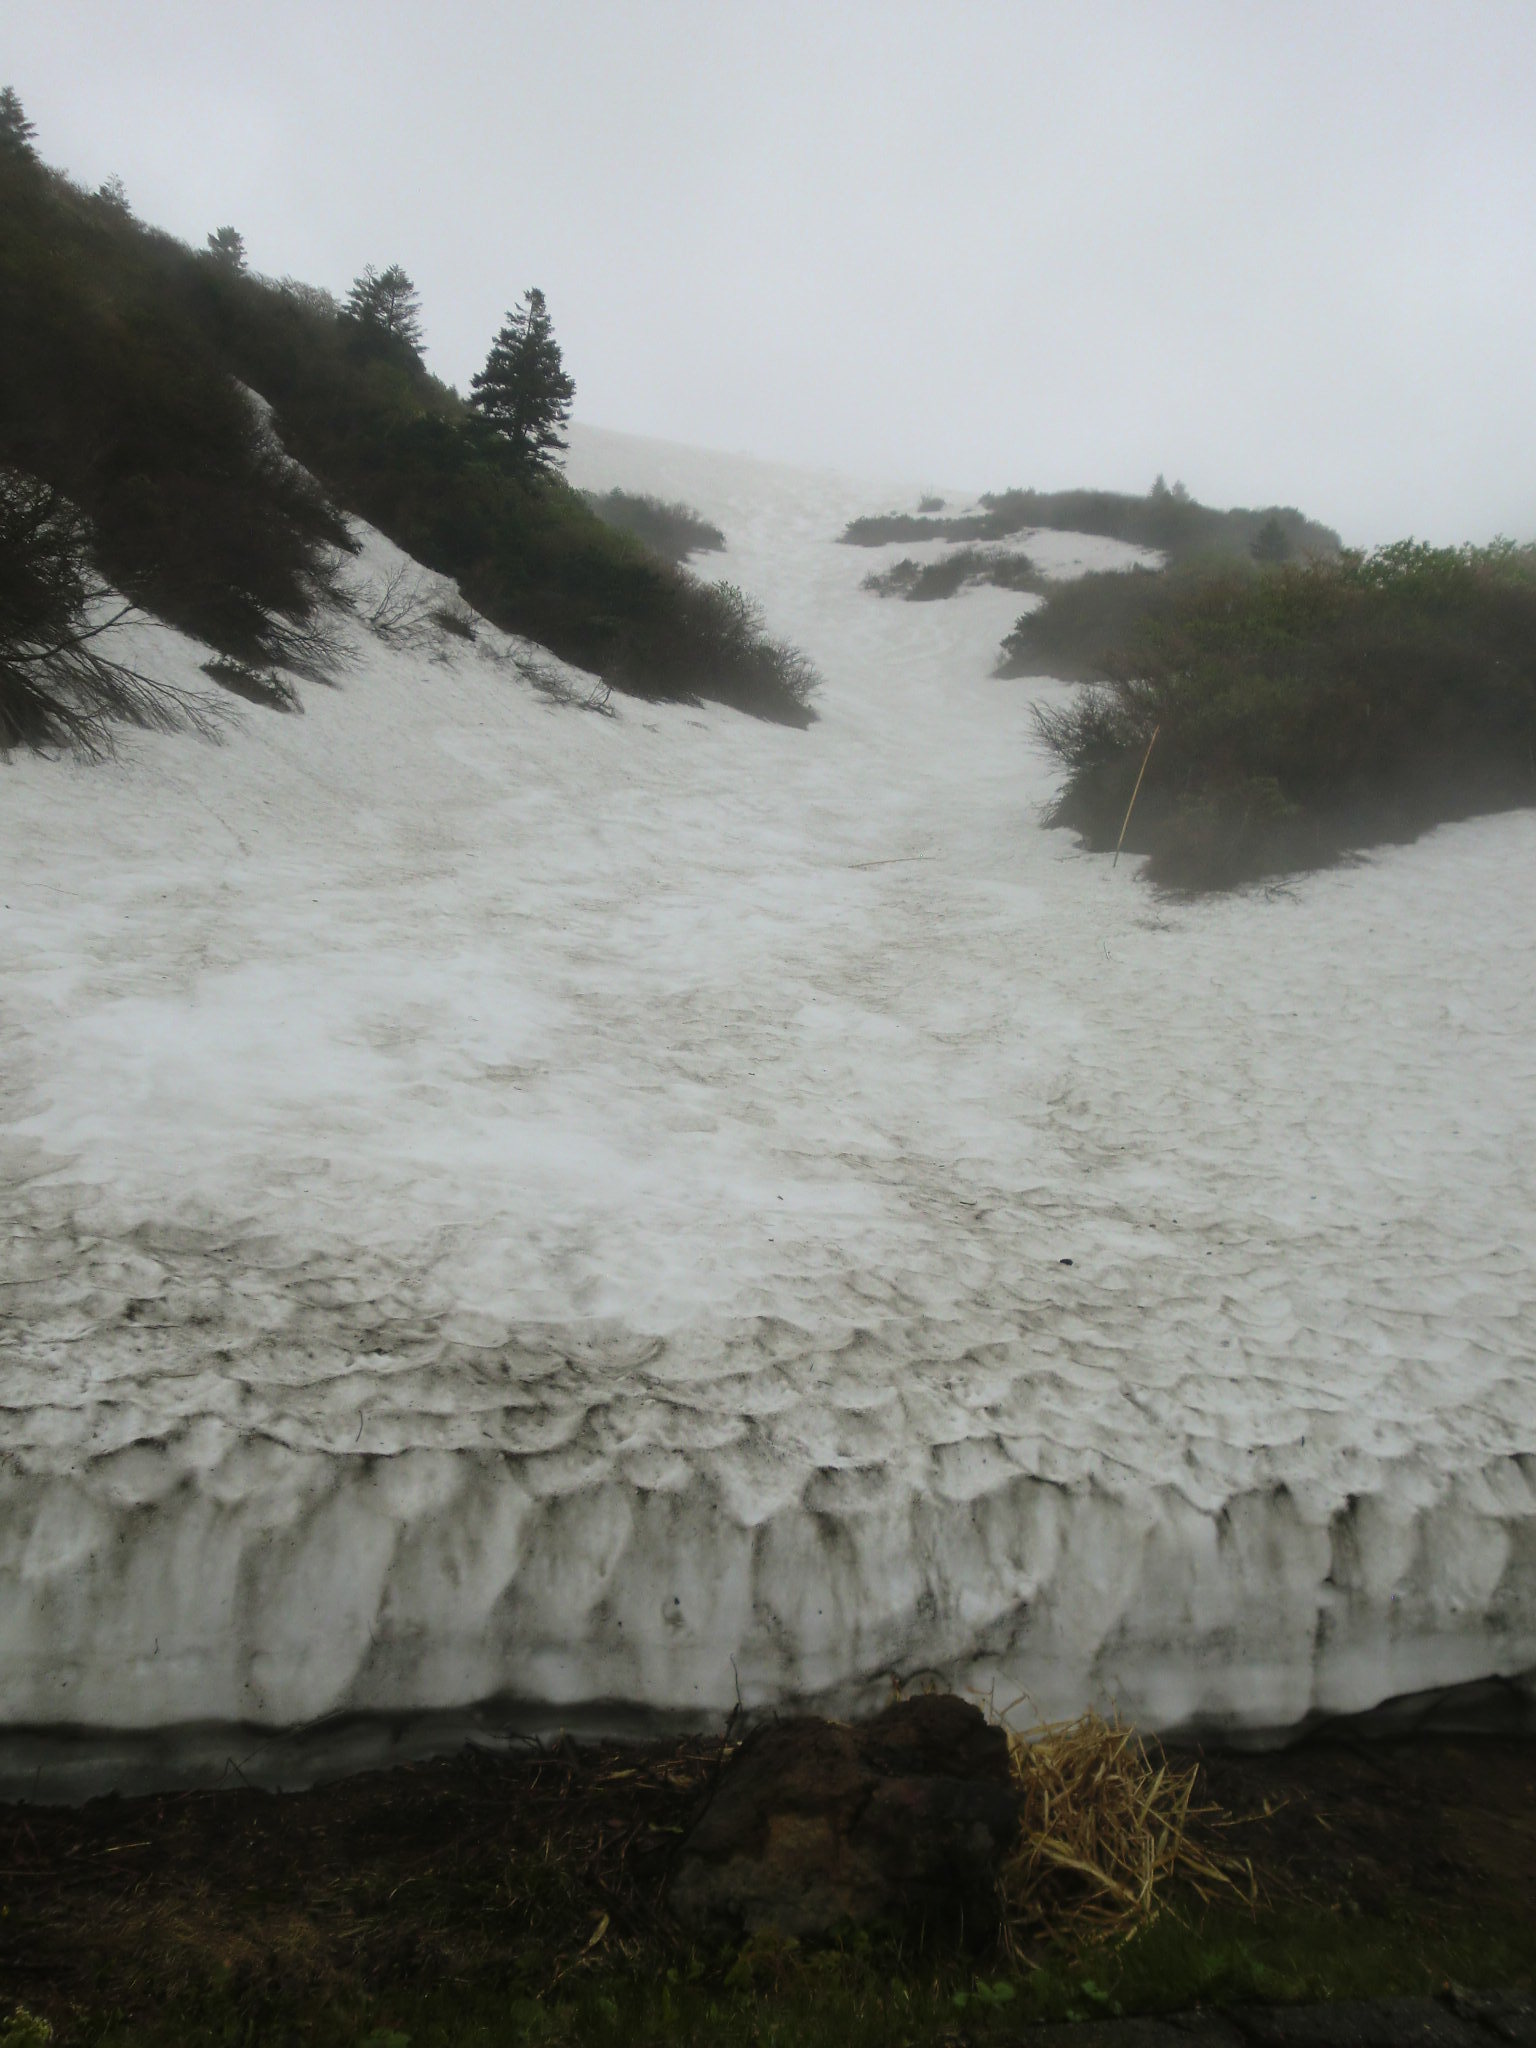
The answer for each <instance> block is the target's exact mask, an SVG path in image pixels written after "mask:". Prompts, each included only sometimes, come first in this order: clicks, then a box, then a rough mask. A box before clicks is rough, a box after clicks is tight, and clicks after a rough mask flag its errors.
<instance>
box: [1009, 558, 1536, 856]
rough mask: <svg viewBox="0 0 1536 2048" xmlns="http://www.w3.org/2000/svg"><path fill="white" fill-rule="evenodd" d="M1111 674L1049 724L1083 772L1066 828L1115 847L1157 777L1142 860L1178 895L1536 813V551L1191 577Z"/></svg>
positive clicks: (1070, 781) (1145, 811)
mask: <svg viewBox="0 0 1536 2048" xmlns="http://www.w3.org/2000/svg"><path fill="white" fill-rule="evenodd" d="M1108 666H1109V668H1110V670H1111V674H1112V680H1111V681H1109V682H1108V683H1106V684H1101V685H1096V686H1092V687H1090V688H1089V689H1087V690H1086V691H1085V692H1083V693H1081V694H1080V695H1079V696H1078V697H1077V698H1076V700H1075V701H1074V702H1073V703H1071V704H1069V705H1067V706H1065V707H1063V708H1061V709H1056V710H1041V711H1039V712H1038V713H1037V720H1038V724H1039V728H1040V731H1041V734H1042V736H1043V738H1044V739H1045V741H1046V743H1047V745H1048V746H1049V747H1050V748H1051V749H1052V751H1053V752H1054V753H1055V754H1056V755H1057V756H1058V758H1059V759H1060V760H1061V761H1062V762H1063V763H1064V765H1065V766H1066V769H1067V771H1068V774H1067V782H1066V786H1065V788H1064V790H1063V792H1062V795H1061V797H1060V799H1059V800H1058V802H1057V803H1056V805H1055V807H1054V809H1053V811H1052V813H1051V817H1050V822H1051V823H1053V824H1063V825H1068V826H1071V827H1073V828H1075V829H1076V830H1077V831H1079V832H1080V833H1081V834H1082V835H1083V837H1084V839H1085V840H1086V841H1087V843H1088V844H1089V845H1090V846H1092V847H1098V848H1107V847H1111V846H1113V845H1114V844H1115V842H1116V838H1117V836H1118V834H1119V831H1120V828H1121V823H1122V820H1123V818H1124V815H1125V811H1126V807H1127V805H1128V804H1129V802H1130V800H1131V794H1132V791H1133V789H1134V787H1135V783H1136V778H1137V774H1138V772H1139V770H1140V768H1141V765H1142V762H1143V760H1146V762H1147V768H1146V776H1145V780H1144V782H1143V784H1142V788H1141V793H1140V795H1139V796H1138V797H1137V800H1136V806H1135V810H1134V813H1133V814H1132V819H1131V825H1130V829H1129V832H1128V835H1127V839H1126V844H1127V846H1128V847H1130V848H1132V849H1133V850H1136V851H1140V852H1145V853H1148V854H1150V855H1151V861H1150V864H1149V871H1150V872H1151V874H1152V875H1153V876H1154V878H1156V879H1158V880H1161V881H1164V882H1168V883H1171V884H1174V885H1176V886H1184V887H1207V886H1221V885H1226V884H1229V883H1233V882H1238V881H1243V880H1247V879H1250V878H1252V877H1255V876H1258V875H1263V874H1270V873H1276V872H1284V871H1287V870H1292V869H1298V868H1305V867H1311V866H1317V865H1320V864H1322V863H1324V862H1326V861H1328V860H1331V859H1335V858H1337V857H1338V856H1339V854H1341V853H1342V852H1345V851H1347V850H1348V849H1350V848H1351V847H1357V846H1363V845H1368V844H1371V843H1374V842H1377V841H1380V840H1384V839H1404V838H1411V837H1413V836H1414V835H1415V834H1417V833H1418V832H1421V831H1423V830H1425V829H1427V828H1428V827H1429V826H1431V825H1433V824H1436V823H1440V822H1442V821H1444V820H1447V819H1450V818H1457V817H1466V816H1471V815H1473V814H1476V813H1478V812H1482V811H1489V810H1497V809H1503V808H1507V807H1509V806H1511V805H1516V804H1528V803H1531V802H1536V548H1530V547H1525V548H1519V547H1515V546H1513V545H1510V544H1508V543H1499V544H1497V545H1495V546H1493V547H1488V548H1470V547H1469V548H1430V547H1425V546H1422V545H1420V544H1419V543H1416V542H1412V541H1405V542H1401V543H1398V544H1397V545H1395V546H1392V547H1388V548H1382V549H1379V550H1377V551H1376V552H1375V553H1374V554H1369V555H1361V554H1353V553H1347V554H1344V555H1342V556H1340V557H1339V558H1338V559H1337V560H1335V561H1331V562H1322V561H1313V562H1310V563H1307V564H1305V565H1301V566H1294V565H1292V566H1287V567H1283V568H1279V569H1275V570H1271V571H1267V572H1258V571H1255V570H1253V569H1252V568H1251V567H1250V568H1248V569H1242V568H1238V567H1236V566H1235V565H1234V566H1232V567H1230V568H1228V569H1225V570H1223V571H1219V572H1218V571H1210V572H1207V573H1206V574H1204V575H1202V576H1198V577H1186V578H1182V579H1173V580H1171V581H1169V582H1168V583H1167V584H1166V585H1164V586H1161V588H1160V590H1159V593H1158V595H1157V601H1156V602H1155V603H1154V604H1152V605H1151V606H1150V607H1149V608H1147V609H1146V610H1145V611H1144V612H1143V613H1142V614H1141V615H1140V616H1139V617H1138V618H1135V619H1133V620H1132V621H1131V622H1130V623H1129V625H1128V627H1127V629H1126V634H1125V638H1124V640H1123V642H1122V644H1121V645H1120V647H1119V649H1118V651H1117V652H1116V653H1115V654H1114V656H1113V657H1112V659H1111V660H1110V662H1109V664H1108ZM1154 735H1155V736H1156V738H1155V744H1154ZM1149 748H1150V749H1151V751H1150V754H1149V753H1148V749H1149Z"/></svg>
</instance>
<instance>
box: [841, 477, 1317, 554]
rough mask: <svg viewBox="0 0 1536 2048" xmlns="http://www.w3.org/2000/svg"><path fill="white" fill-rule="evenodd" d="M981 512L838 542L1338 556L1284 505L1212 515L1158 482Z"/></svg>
mask: <svg viewBox="0 0 1536 2048" xmlns="http://www.w3.org/2000/svg"><path fill="white" fill-rule="evenodd" d="M979 502H980V504H981V507H982V510H981V511H979V512H967V513H962V514H960V515H958V516H955V517H951V518H946V519H931V518H926V517H922V518H920V517H916V516H914V515H913V514H912V513H910V512H891V513H884V514H879V515H875V516H872V517H866V518H863V519H854V520H851V521H850V522H849V524H848V525H847V526H846V527H845V528H844V529H843V533H842V539H843V540H845V541H847V542H848V543H849V544H850V545H852V546H854V547H882V546H886V545H888V544H889V543H890V542H892V541H920V540H948V541H961V542H973V541H988V540H1006V539H1008V538H1009V536H1010V535H1012V534H1016V533H1025V532H1028V531H1029V530H1030V529H1031V528H1035V527H1046V528H1050V529H1054V530H1055V531H1057V532H1062V533H1093V534H1098V535H1100V536H1102V537H1103V538H1105V539H1107V540H1120V541H1126V542H1128V543H1130V544H1132V545H1134V546H1136V547H1143V548H1156V549H1157V550H1158V551H1159V552H1160V553H1161V554H1164V555H1166V556H1167V557H1168V559H1169V561H1170V562H1178V561H1187V560H1189V559H1190V558H1191V557H1193V556H1197V555H1233V556H1243V557H1248V556H1249V555H1250V554H1251V553H1252V551H1253V550H1254V549H1255V548H1257V549H1258V550H1259V557H1260V559H1268V560H1279V559H1291V558H1296V559H1300V558H1303V557H1308V556H1312V555H1323V556H1332V555H1335V554H1337V553H1338V550H1339V536H1338V535H1337V534H1336V533H1335V532H1334V531H1333V529H1332V528H1331V527H1327V526H1320V525H1319V524H1318V523H1317V522H1316V521H1315V520H1312V519H1308V518H1306V517H1305V516H1304V515H1303V514H1302V513H1300V512H1298V511H1296V510H1295V508H1294V507H1292V506H1288V505H1268V506H1264V507H1263V508H1261V509H1260V510H1258V511H1250V510H1248V509H1246V508H1245V507H1241V506H1238V507H1234V508H1233V509H1231V510H1230V511H1222V510H1219V509H1218V508H1217V507H1216V506H1214V505H1202V504H1200V502H1199V501H1198V500H1197V499H1195V498H1192V497H1190V495H1189V493H1188V492H1187V491H1186V490H1184V488H1183V486H1182V485H1175V486H1174V487H1173V488H1172V489H1171V490H1170V489H1169V488H1168V486H1167V485H1165V484H1164V483H1163V480H1162V478H1161V477H1159V478H1158V480H1157V482H1156V483H1155V484H1154V485H1153V487H1152V489H1151V490H1150V491H1148V492H1146V493H1145V494H1144V495H1141V496H1138V495H1136V494H1134V493H1130V492H1125V491H1084V490H1077V491H1021V490H1013V491H993V492H988V493H986V494H985V495H984V496H983V497H982V498H981V499H980V501H979Z"/></svg>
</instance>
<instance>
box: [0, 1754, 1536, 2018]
mask: <svg viewBox="0 0 1536 2048" xmlns="http://www.w3.org/2000/svg"><path fill="white" fill-rule="evenodd" d="M720 1757H721V1745H720V1744H719V1743H707V1742H699V1741H692V1742H685V1743H671V1744H666V1745H653V1746H646V1747H629V1748H624V1747H619V1746H617V1745H614V1746H602V1747H592V1748H582V1749H577V1748H576V1747H575V1746H574V1745H571V1744H568V1743H567V1744H566V1745H564V1746H562V1747H560V1748H558V1749H556V1750H554V1751H552V1752H543V1753H540V1752H531V1753H528V1754H524V1755H513V1756H504V1755H490V1754H487V1753H484V1752H477V1751H468V1750H467V1751H465V1752H463V1753H461V1754H460V1755H458V1756H456V1757H452V1758H447V1759H444V1760H442V1761H438V1762H432V1763H421V1764H413V1765H407V1766H403V1767H401V1768H397V1769H394V1770H391V1771H387V1772H377V1773H372V1774H367V1775H363V1776H358V1777H353V1778H350V1779H346V1780H344V1781H341V1782H337V1783H333V1784H329V1785H324V1786H319V1787H316V1788H314V1789H312V1790H309V1791H305V1792H298V1793H287V1794H284V1793H271V1792H263V1791H256V1790H252V1789H248V1788H246V1787H244V1786H241V1785H238V1784H236V1785H232V1786H231V1787H230V1788H229V1789H227V1790H219V1791H213V1792H206V1791H205V1792H189V1793H180V1794H174V1795H169V1794H168V1795H165V1796H163V1797H148V1798H133V1799H124V1798H111V1799H104V1800H96V1801H93V1802H91V1803H90V1804H88V1805H86V1806H83V1807H78V1808H69V1807H43V1806H29V1805H17V1806H9V1807H3V1808H0V2040H5V2039H7V2038H8V2037H7V2033H6V2016H7V2014H8V2013H10V2012H11V2011H12V2009H13V2008H14V2007H15V2006H17V2005H18V2004H19V2005H22V2006H25V2007H26V2008H27V2009H28V2011H30V2012H31V2013H33V2014H37V2015H40V2016H42V2017H43V2018H45V2019H47V2020H48V2021H49V2022H51V2023H52V2025H53V2026H54V2028H55V2030H56V2032H55V2038H56V2039H57V2040H58V2041H59V2042H61V2043H67V2042H72V2041H82V2042H83V2041H108V2040H110V2041H112V2042H121V2043H128V2042H139V2041H143V2042H150V2041H154V2042H157V2043H158V2042H161V2041H166V2042H169V2041H171V2040H173V2039H174V2040H177V2041H183V2040H195V2039H216V2040H226V2039H227V2040H232V2041H233V2040H251V2041H256V2040H261V2041H266V2040H289V2039H293V2040H301V2039H303V2040H320V2041H329V2040H336V2041H338V2042H343V2041H344V2042H365V2041H367V2042H372V2043H374V2044H375V2048H377V2044H378V2043H379V2042H380V2041H384V2040H391V2041H393V2043H394V2044H395V2048H399V2044H400V2042H401V2040H402V2039H403V2038H408V2039H409V2040H410V2041H413V2042H414V2043H416V2044H417V2048H423V2044H425V2043H427V2042H438V2041H442V2042H445V2043H446V2042H458V2041H461V2040H462V2041H464V2042H469V2041H476V2042H479V2041H482V2040H483V2041H486V2042H491V2041H499V2040H507V2041H513V2040H519V2041H520V2040H525V2039H527V2040H546V2039H548V2040H567V2039H569V2040H575V2041H584V2040H586V2039H588V2038H593V2037H594V2034H593V2029H595V2028H606V2027H607V2026H608V2018H607V2017H604V2016H605V2015H606V2016H610V2017H612V2020H613V2024H614V2026H616V2027H617V2026H619V2025H620V2018H621V2017H622V2030H621V2031H622V2037H624V2038H627V2039H629V2040H652V2039H654V2040H658V2041H672V2040H690V2041H692V2040H699V2041H705V2040H709V2041H720V2042H734V2041H737V2040H741V2041H758V2040H763V2041H767V2040H770V2039H777V2040H780V2041H783V2042H786V2043H787V2042H790V2041H800V2040H807V2041H812V2040H814V2041H821V2040H828V2041H832V2040H836V2041H838V2042H839V2043H842V2044H844V2048H852V2044H853V2043H855V2042H862V2041H866V2040H868V2041H870V2042H874V2041H877V2040H884V2039H891V2040H897V2039H902V2038H904V2039H907V2040H908V2041H910V2042H913V2043H917V2042H929V2041H933V2042H939V2041H948V2042H958V2041H960V2040H962V2039H967V2040H969V2039H974V2040H978V2041H979V2040H988V2041H990V2040H994V2039H1009V2038H1013V2037H1014V2036H1016V2035H1017V2034H1018V2033H1020V2031H1021V2030H1027V2024H1028V2023H1029V2022H1031V2021H1034V2020H1038V2019H1056V2020H1060V2019H1065V2018H1078V2017H1082V2018H1089V2017H1094V2016H1102V2015H1103V2014H1105V2013H1106V2012H1113V2011H1116V2010H1118V2009H1120V2008H1122V2007H1123V2009H1124V2010H1126V2011H1127V2012H1135V2011H1143V2012H1146V2011H1159V2010H1161V2011H1168V2010H1177V2009H1179V2008H1181V2007H1188V2006H1190V2005H1193V2004H1196V2003H1206V2004H1223V2005H1227V2004H1233V2005H1246V2004H1252V2003H1254V2002H1258V2001H1273V2000H1276V1999H1280V2000H1284V1999H1308V1998H1318V1997H1329V1996H1332V1997H1339V1998H1349V1997H1353V1998H1361V1997H1377V1996H1387V1995H1399V1996H1403V1995H1418V1996H1432V1995H1435V1994H1446V1993H1447V1991H1448V1986H1449V1984H1450V1982H1451V1980H1453V1979H1454V1980H1458V1981H1459V1982H1461V1983H1463V1984H1466V1983H1470V1984H1473V1985H1478V1986H1481V1987H1482V1988H1484V1989H1502V1990H1516V1991H1525V1992H1529V1991H1530V1990H1531V1988H1532V1985H1533V1981H1536V1743H1532V1742H1530V1741H1528V1740H1519V1739H1513V1738H1511V1739H1502V1738H1492V1737H1488V1738H1467V1739H1454V1738H1444V1737H1425V1736H1415V1737H1408V1738H1404V1739H1401V1740H1396V1741H1381V1742H1376V1743H1372V1744H1365V1743H1353V1742H1348V1741H1340V1740H1331V1741H1330V1740H1324V1739H1317V1740H1313V1741H1310V1742H1307V1743H1305V1744H1303V1745H1301V1746H1298V1747H1296V1748H1294V1749H1291V1750H1287V1751H1283V1752H1280V1753H1278V1754H1271V1755H1259V1756H1240V1755H1230V1754H1212V1755H1208V1756H1204V1757H1202V1758H1201V1759H1200V1760H1201V1762H1202V1765H1203V1770H1202V1780H1201V1793H1200V1795H1198V1796H1203V1797H1204V1798H1205V1799H1206V1800H1207V1801H1208V1802H1210V1803H1211V1804H1213V1805H1214V1806H1216V1807H1218V1808H1220V1809H1222V1810H1223V1811H1224V1813H1225V1815H1226V1816H1227V1818H1226V1820H1225V1821H1224V1822H1223V1823H1222V1824H1221V1825H1220V1827H1219V1829H1218V1830H1217V1831H1216V1832H1217V1838H1218V1839H1219V1840H1220V1841H1221V1843H1222V1845H1223V1846H1224V1847H1225V1848H1226V1849H1227V1850H1229V1851H1230V1852H1232V1853H1234V1854H1236V1855H1239V1856H1242V1857H1246V1858H1248V1859H1250V1860H1251V1862H1252V1865H1253V1868H1254V1871H1255V1874H1256V1876H1257V1879H1258V1883H1259V1904H1258V1906H1257V1908H1256V1909H1250V1908H1249V1907H1247V1906H1246V1905H1241V1906H1240V1905H1238V1904H1236V1903H1228V1904H1225V1905H1223V1904H1220V1903H1219V1902H1218V1904H1217V1905H1216V1906H1215V1907H1207V1906H1202V1905H1200V1904H1199V1903H1198V1902H1196V1901H1194V1900H1187V1901H1184V1902H1183V1903H1182V1905H1181V1906H1180V1907H1179V1910H1178V1911H1176V1912H1175V1913H1173V1914H1171V1915H1167V1916H1165V1917H1164V1919H1163V1920H1162V1921H1159V1922H1157V1923H1155V1925H1154V1928H1153V1929H1152V1930H1151V1932H1150V1933H1149V1934H1148V1935H1147V1936H1146V1937H1145V1938H1143V1937H1137V1939H1136V1941H1134V1942H1133V1943H1131V1944H1130V1945H1128V1946H1127V1947H1126V1948H1124V1949H1122V1950H1119V1951H1116V1952H1115V1954H1114V1955H1113V1956H1107V1957H1105V1956H1101V1957H1097V1958H1095V1957H1092V1956H1088V1957H1084V1956H1080V1955H1078V1956H1074V1955H1058V1954H1051V1953H1046V1954H1045V1955H1043V1956H1042V1957H1041V1958H1040V1959H1039V1960H1040V1961H1041V1963H1042V1964H1043V1967H1042V1968H1041V1969H1039V1970H1038V1971H1037V1972H1035V1973H1034V1974H1028V1973H1017V1972H1015V1973H1012V1976H1013V1981H1012V1982H1006V1981H1004V1980H1005V1977H1007V1976H1008V1975H1009V1973H1008V1972H1006V1970H1005V1966H1004V1965H1002V1964H1001V1963H1000V1962H996V1963H993V1964H990V1965H989V1964H988V1963H987V1962H986V1961H985V1959H983V1961H982V1963H981V1975H980V1977H979V1978H978V1977H977V1975H976V1970H977V1960H976V1959H975V1958H974V1957H971V1958H967V1957H966V1956H964V1955H963V1954H962V1953H960V1952H958V1951H955V1952H947V1951H944V1952H939V1951H935V1952H931V1953H927V1954H924V1953H922V1952H920V1951H919V1950H914V1949H913V1948H912V1946H911V1945H910V1943H909V1944H907V1945H906V1946H903V1947H899V1948H895V1949H892V1950H890V1951H889V1952H886V1951H885V1950H883V1949H882V1948H881V1947H880V1944H879V1943H876V1944H874V1945H873V1946H872V1945H871V1944H870V1943H869V1942H868V1941H867V1940H866V1939H865V1938H864V1937H859V1938H858V1939H857V1940H856V1941H855V1942H853V1943H851V1944H850V1945H849V1946H847V1947H846V1948H840V1949H839V1950H838V1951H837V1953H835V1954H834V1955H831V1956H822V1957H811V1956H803V1957H802V1956H800V1955H799V1954H795V1953H791V1951H792V1949H793V1945H792V1944H791V1945H789V1946H788V1947H786V1948H784V1949H782V1950H773V1951H772V1953H770V1952H769V1951H768V1950H766V1949H764V1947H763V1945H762V1942H761V1938H759V1940H758V1941H757V1942H756V1943H753V1944H749V1945H748V1948H747V1949H746V1950H743V1951H740V1952H737V1953H727V1952H724V1951H722V1952H721V1953H720V1954H719V1955H714V1954H710V1953H705V1952H702V1951H698V1950H696V1949H695V1947H694V1946H693V1945H692V1944H691V1943H690V1941H689V1939H688V1938H687V1937H686V1936H685V1935H684V1934H683V1933H682V1931H681V1930H680V1929H679V1928H678V1927H677V1926H676V1924H675V1923H674V1922H673V1921H672V1919H671V1918H670V1916H669V1914H668V1912H667V1910H666V1907H665V1903H664V1899H663V1885H664V1881H665V1878H666V1875H667V1871H668V1868H669V1864H670V1862H671V1860H672V1858H673V1856H674V1854H675V1851H676V1847H677V1844H678V1843H679V1841H680V1840H681V1838H682V1834H683V1831H684V1830H685V1829H686V1828H687V1826H688V1825H689V1823H690V1821H691V1820H692V1818H693V1817H694V1816H695V1815H696V1814H697V1813H698V1812H699V1811H700V1810H701V1808H702V1806H703V1804H704V1803H705V1801H706V1800H707V1797H708V1795H709V1792H710V1789H711V1785H712V1782H713V1778H714V1774H715V1772H716V1770H717V1768H718V1766H719V1762H720ZM1160 1930H1161V1931H1160ZM770 1948H771V1945H770ZM993 1970H995V1971H996V1972H997V1973H998V1974H997V1976H996V1978H995V1979H994V1978H993V1977H992V1976H991V1974H990V1973H991V1972H992V1971H993ZM898 2006H899V2007H900V2025H899V2028H898V2029H897V2030H896V2031H886V2029H887V2028H897V2007H898ZM957 2014H959V2015H960V2017H959V2018H957ZM488 2015H489V2017H488ZM594 2015H595V2017H594ZM957 2029H958V2031H957ZM18 2038H19V2037H18ZM613 2038H620V2035H618V2034H616V2035H614V2036H613ZM1149 2038H1150V2037H1149ZM1510 2038H1514V2037H1513V2036H1511V2037H1510Z"/></svg>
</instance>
